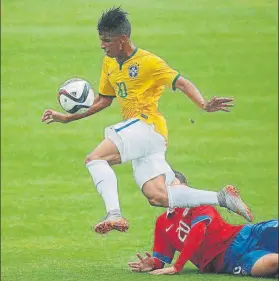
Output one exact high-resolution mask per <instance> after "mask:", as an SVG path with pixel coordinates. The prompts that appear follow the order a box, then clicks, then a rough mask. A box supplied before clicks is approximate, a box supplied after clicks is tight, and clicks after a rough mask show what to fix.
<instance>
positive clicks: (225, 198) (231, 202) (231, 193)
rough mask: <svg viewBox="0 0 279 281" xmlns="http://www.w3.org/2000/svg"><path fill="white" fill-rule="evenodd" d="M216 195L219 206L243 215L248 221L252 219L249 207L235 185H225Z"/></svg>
mask: <svg viewBox="0 0 279 281" xmlns="http://www.w3.org/2000/svg"><path fill="white" fill-rule="evenodd" d="M217 197H218V201H219V205H220V206H221V207H225V208H227V209H228V210H229V211H232V212H234V213H236V214H238V215H240V216H242V217H244V218H245V219H246V220H247V221H249V222H251V221H252V220H253V216H252V213H251V211H250V209H249V207H248V206H247V205H246V204H245V203H244V202H243V200H242V199H241V197H240V195H239V191H238V190H237V188H236V187H235V186H233V185H226V186H225V187H224V188H223V189H222V190H221V191H220V192H218V195H217Z"/></svg>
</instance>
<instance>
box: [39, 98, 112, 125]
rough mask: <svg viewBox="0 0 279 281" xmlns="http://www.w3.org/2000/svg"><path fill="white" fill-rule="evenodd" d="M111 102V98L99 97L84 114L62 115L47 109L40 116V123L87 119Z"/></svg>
mask: <svg viewBox="0 0 279 281" xmlns="http://www.w3.org/2000/svg"><path fill="white" fill-rule="evenodd" d="M112 101H113V97H108V96H103V95H99V96H98V97H97V98H96V99H95V100H94V103H93V105H92V106H91V107H90V108H89V109H88V110H87V111H86V112H84V113H80V114H77V113H76V114H64V113H61V112H57V111H55V110H52V109H47V110H45V112H44V114H43V116H42V121H43V122H45V123H46V124H50V123H53V122H59V123H69V122H72V121H75V120H78V119H82V118H85V117H88V116H90V115H93V114H95V113H97V112H99V111H101V110H103V109H105V108H106V107H108V106H110V105H111V103H112Z"/></svg>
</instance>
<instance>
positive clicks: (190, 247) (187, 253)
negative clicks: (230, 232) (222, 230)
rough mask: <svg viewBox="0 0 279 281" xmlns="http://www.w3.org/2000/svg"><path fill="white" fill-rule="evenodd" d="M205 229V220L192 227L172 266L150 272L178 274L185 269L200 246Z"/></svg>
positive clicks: (155, 273)
mask: <svg viewBox="0 0 279 281" xmlns="http://www.w3.org/2000/svg"><path fill="white" fill-rule="evenodd" d="M205 231H206V223H205V222H200V223H198V224H196V225H195V226H194V227H193V228H191V231H190V232H189V234H188V236H187V238H186V240H185V243H184V246H183V250H182V251H181V253H180V255H179V256H178V258H177V260H176V262H175V263H174V265H173V266H171V267H167V268H163V269H158V270H155V271H152V272H150V274H154V275H161V274H176V273H178V272H180V271H181V270H182V269H183V267H184V265H185V264H186V263H187V261H188V260H189V259H190V258H191V256H192V255H193V254H194V253H195V251H196V250H197V249H198V248H199V246H200V244H201V243H202V240H203V237H204V235H205Z"/></svg>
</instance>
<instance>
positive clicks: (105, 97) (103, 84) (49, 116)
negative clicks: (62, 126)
mask: <svg viewBox="0 0 279 281" xmlns="http://www.w3.org/2000/svg"><path fill="white" fill-rule="evenodd" d="M115 96H116V95H115V91H114V89H113V87H112V86H111V84H110V82H109V80H108V67H107V64H106V61H105V60H104V63H103V67H102V72H101V77H100V83H99V96H97V97H96V98H95V100H94V103H93V105H92V106H91V107H90V108H89V109H88V110H87V111H86V112H84V113H80V114H78V113H76V114H64V113H60V112H57V111H54V110H52V109H47V110H45V112H44V114H43V116H42V121H43V122H45V123H46V124H50V123H52V122H60V123H69V122H72V121H75V120H79V119H82V118H86V117H88V116H91V115H93V114H95V113H97V112H99V111H101V110H103V109H105V108H107V107H108V106H110V105H111V103H112V101H113V98H115Z"/></svg>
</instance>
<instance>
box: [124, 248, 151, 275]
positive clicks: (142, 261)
mask: <svg viewBox="0 0 279 281" xmlns="http://www.w3.org/2000/svg"><path fill="white" fill-rule="evenodd" d="M145 254H146V256H145V257H144V258H143V257H142V256H141V255H140V254H137V257H138V258H139V261H136V262H129V263H128V265H129V266H130V267H131V268H132V271H136V272H147V271H151V270H152V269H153V265H154V259H153V257H152V256H151V254H150V253H148V252H145Z"/></svg>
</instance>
